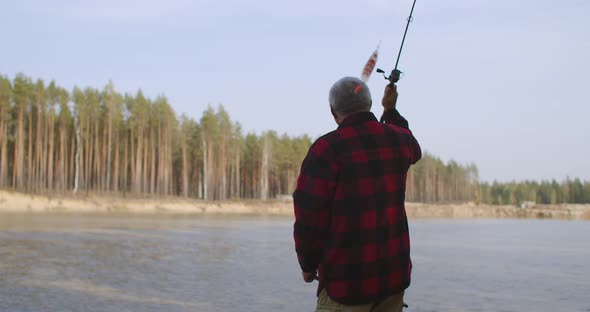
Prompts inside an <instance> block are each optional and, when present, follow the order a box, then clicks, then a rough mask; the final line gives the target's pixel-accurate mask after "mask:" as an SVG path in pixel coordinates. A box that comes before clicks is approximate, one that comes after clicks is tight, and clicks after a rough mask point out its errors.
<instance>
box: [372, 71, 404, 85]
mask: <svg viewBox="0 0 590 312" xmlns="http://www.w3.org/2000/svg"><path fill="white" fill-rule="evenodd" d="M377 72H378V73H380V74H383V77H385V79H386V80H389V84H390V85H393V84H394V83H396V82H398V81H399V79H400V78H401V77H402V74H403V73H402V72H401V71H400V70H399V69H397V68H396V69H394V70H392V71H391V74H390V75H389V76H385V72H384V71H383V69H381V68H377Z"/></svg>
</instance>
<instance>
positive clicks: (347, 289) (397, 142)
mask: <svg viewBox="0 0 590 312" xmlns="http://www.w3.org/2000/svg"><path fill="white" fill-rule="evenodd" d="M383 118H384V120H385V122H386V124H383V123H380V122H378V121H377V120H376V118H375V116H374V115H373V114H372V113H370V112H361V113H355V114H352V115H350V116H348V117H347V118H345V119H344V120H343V121H342V122H341V123H340V125H339V127H338V129H337V130H335V131H333V132H330V133H328V134H326V135H325V136H323V137H321V138H320V139H318V140H317V141H316V142H315V143H314V144H313V145H312V147H311V148H310V150H309V153H308V155H307V157H306V159H305V160H304V162H303V164H302V167H301V173H300V176H299V180H298V183H297V189H296V191H295V193H294V200H295V214H296V219H297V220H296V222H295V227H294V235H295V242H296V250H297V253H298V257H299V261H300V264H301V267H302V269H303V271H304V272H311V271H313V270H316V269H318V271H319V278H320V286H319V288H318V293H319V292H320V291H321V290H322V289H324V288H325V289H326V291H327V293H328V295H329V296H330V297H331V298H332V299H334V300H336V301H338V302H340V303H344V304H362V303H370V302H374V301H376V300H379V299H382V298H384V297H386V296H388V295H391V294H393V293H397V292H400V291H403V290H404V289H405V288H407V287H408V286H409V284H410V272H411V261H410V244H409V233H408V225H407V218H406V212H405V208H404V199H405V182H406V175H407V170H408V168H409V167H410V165H411V164H413V163H415V162H416V161H418V159H420V156H421V152H420V147H419V145H418V143H417V142H416V140H415V138H414V137H413V135H412V133H411V132H410V131H409V130H408V129H407V122H406V120H405V119H404V118H403V117H401V116H400V115H399V113H398V112H397V111H396V110H395V109H393V110H389V111H386V113H385V114H384V116H383Z"/></svg>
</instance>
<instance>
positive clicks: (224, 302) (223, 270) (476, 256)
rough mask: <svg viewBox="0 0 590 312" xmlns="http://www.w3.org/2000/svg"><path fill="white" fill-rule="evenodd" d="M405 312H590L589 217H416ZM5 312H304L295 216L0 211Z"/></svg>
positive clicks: (308, 304) (309, 300)
mask: <svg viewBox="0 0 590 312" xmlns="http://www.w3.org/2000/svg"><path fill="white" fill-rule="evenodd" d="M410 227H411V235H412V256H413V260H414V274H413V281H412V286H411V287H410V288H409V289H408V291H407V293H406V301H407V302H408V303H409V304H410V309H409V310H408V311H476V310H479V311H520V310H523V311H524V310H535V311H556V310H557V311H590V300H589V299H588V295H587V294H588V293H590V268H589V266H587V259H589V258H590V251H589V249H588V246H590V223H583V222H562V221H536V220H477V221H476V220H464V221H453V220H424V221H413V222H411V225H410ZM0 259H1V260H0V311H311V310H313V307H314V296H315V286H316V284H305V283H303V282H302V281H301V277H300V273H299V270H298V266H297V263H296V260H295V255H294V251H293V243H292V220H290V219H288V218H265V217H184V218H183V217H162V216H105V215H102V216H97V215H93V216H84V215H63V216H60V215H0Z"/></svg>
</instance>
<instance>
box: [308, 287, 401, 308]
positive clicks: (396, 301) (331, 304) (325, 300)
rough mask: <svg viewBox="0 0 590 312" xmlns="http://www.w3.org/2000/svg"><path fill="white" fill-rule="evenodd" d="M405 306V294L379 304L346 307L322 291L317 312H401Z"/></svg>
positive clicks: (393, 296)
mask: <svg viewBox="0 0 590 312" xmlns="http://www.w3.org/2000/svg"><path fill="white" fill-rule="evenodd" d="M403 305H404V292H403V291H402V292H400V293H397V294H393V295H391V296H389V297H387V298H385V300H383V301H381V302H379V303H378V304H376V305H375V304H372V303H370V304H362V305H344V304H340V303H338V302H336V301H334V300H332V298H330V297H329V296H328V293H327V292H326V290H325V289H324V290H322V292H321V293H320V296H319V297H318V304H317V306H316V308H315V310H316V312H386V311H387V312H401V311H402V309H403Z"/></svg>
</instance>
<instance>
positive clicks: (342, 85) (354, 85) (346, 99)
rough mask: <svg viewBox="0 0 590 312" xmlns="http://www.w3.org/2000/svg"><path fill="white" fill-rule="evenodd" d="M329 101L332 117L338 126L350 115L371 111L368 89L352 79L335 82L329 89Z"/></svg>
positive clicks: (361, 82) (358, 80) (360, 81)
mask: <svg viewBox="0 0 590 312" xmlns="http://www.w3.org/2000/svg"><path fill="white" fill-rule="evenodd" d="M329 101H330V109H331V110H332V115H333V116H334V120H336V123H338V124H340V122H341V121H342V120H344V118H346V117H347V116H348V115H350V114H352V113H357V112H368V111H370V110H371V92H370V91H369V87H367V85H366V84H365V83H364V82H363V81H362V80H360V79H358V78H354V77H344V78H342V79H340V80H338V81H336V83H335V84H334V85H333V86H332V88H331V89H330V98H329Z"/></svg>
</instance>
